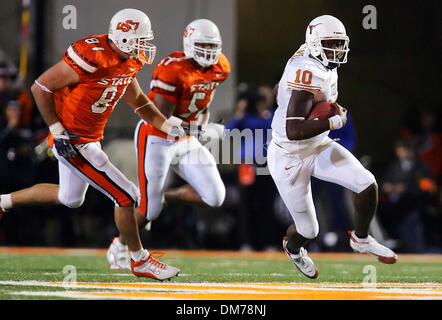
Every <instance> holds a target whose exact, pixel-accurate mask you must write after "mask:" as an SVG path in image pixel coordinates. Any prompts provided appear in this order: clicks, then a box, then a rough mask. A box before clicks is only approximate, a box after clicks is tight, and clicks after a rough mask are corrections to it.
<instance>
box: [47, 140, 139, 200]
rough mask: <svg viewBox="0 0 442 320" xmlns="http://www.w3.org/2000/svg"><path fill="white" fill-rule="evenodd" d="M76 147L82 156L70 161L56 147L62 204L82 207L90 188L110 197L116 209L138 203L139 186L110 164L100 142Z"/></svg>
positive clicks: (53, 149) (54, 150) (54, 151)
mask: <svg viewBox="0 0 442 320" xmlns="http://www.w3.org/2000/svg"><path fill="white" fill-rule="evenodd" d="M75 148H77V150H78V151H79V154H78V155H77V156H75V157H73V158H70V159H68V160H67V159H65V158H63V157H61V156H60V155H58V153H57V150H56V149H55V147H53V148H52V151H53V153H54V155H55V157H56V158H57V159H58V172H59V186H60V189H59V192H58V199H59V200H60V202H61V203H62V204H64V205H65V206H67V207H70V208H78V207H79V206H81V205H82V204H83V202H84V199H85V196H86V191H87V189H88V187H89V185H91V186H93V187H94V188H96V189H97V190H99V191H100V192H102V193H103V194H105V195H106V196H107V197H109V198H110V199H111V200H112V201H113V202H114V203H115V205H116V206H121V207H127V206H131V205H133V204H136V203H137V201H138V198H139V191H138V189H137V187H136V186H135V184H134V183H133V182H131V181H130V180H129V179H127V178H126V177H125V176H124V175H123V174H122V173H121V172H120V170H118V169H117V168H116V167H115V166H114V165H113V164H112V163H111V162H110V161H109V158H108V156H107V155H106V153H105V152H104V151H103V150H102V149H101V145H100V143H99V142H91V143H86V144H81V145H75Z"/></svg>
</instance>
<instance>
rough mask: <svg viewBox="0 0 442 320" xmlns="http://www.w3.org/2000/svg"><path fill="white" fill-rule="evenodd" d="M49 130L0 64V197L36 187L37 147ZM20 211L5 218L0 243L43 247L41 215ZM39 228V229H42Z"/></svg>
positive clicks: (28, 97)
mask: <svg viewBox="0 0 442 320" xmlns="http://www.w3.org/2000/svg"><path fill="white" fill-rule="evenodd" d="M47 132H48V130H47V127H46V125H45V124H44V122H43V120H42V119H41V117H40V115H39V112H38V110H37V108H34V106H33V101H32V98H31V95H30V93H29V92H28V91H27V90H25V89H23V87H22V86H21V84H20V81H18V80H17V70H16V68H15V67H14V65H13V64H11V63H8V62H4V61H2V62H0V193H4V192H7V191H9V190H11V189H22V188H25V187H27V186H29V185H31V184H32V183H34V181H35V179H36V177H37V176H38V174H46V173H47V172H41V170H40V169H41V168H40V167H37V166H36V157H35V152H34V147H35V146H36V145H37V144H38V143H40V142H41V141H44V140H45V138H46V136H47ZM25 211H26V210H25V209H21V210H17V211H16V212H15V214H14V215H9V216H8V217H4V219H3V221H2V226H1V228H0V242H2V243H6V244H9V245H11V244H15V245H17V244H27V245H31V244H35V245H38V244H42V228H41V227H42V224H41V221H40V215H39V214H38V212H36V213H35V214H33V215H29V214H27V216H28V217H26V218H25V216H26V212H25ZM39 226H40V227H39Z"/></svg>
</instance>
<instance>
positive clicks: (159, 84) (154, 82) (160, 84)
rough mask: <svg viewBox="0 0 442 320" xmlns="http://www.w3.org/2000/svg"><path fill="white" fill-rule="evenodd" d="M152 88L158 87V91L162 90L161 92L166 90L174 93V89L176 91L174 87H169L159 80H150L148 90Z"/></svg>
mask: <svg viewBox="0 0 442 320" xmlns="http://www.w3.org/2000/svg"><path fill="white" fill-rule="evenodd" d="M153 87H158V88H160V89H163V90H166V91H170V92H174V91H175V89H176V87H175V86H171V85H169V84H165V83H164V82H163V81H161V80H152V81H151V82H150V88H151V89H152V88H153Z"/></svg>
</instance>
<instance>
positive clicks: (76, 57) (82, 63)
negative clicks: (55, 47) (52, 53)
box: [67, 46, 97, 73]
mask: <svg viewBox="0 0 442 320" xmlns="http://www.w3.org/2000/svg"><path fill="white" fill-rule="evenodd" d="M67 55H68V57H69V58H71V59H72V60H73V61H74V62H75V64H76V65H78V66H79V67H81V68H82V69H84V70H86V71H87V72H90V73H94V72H95V71H97V68H95V67H93V66H91V65H90V64H88V63H87V62H86V61H84V60H83V59H81V58H80V56H79V55H78V54H77V53H76V52H75V51H74V49H73V48H72V46H70V47H69V48H68V50H67Z"/></svg>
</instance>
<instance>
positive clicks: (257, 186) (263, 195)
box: [226, 84, 285, 250]
mask: <svg viewBox="0 0 442 320" xmlns="http://www.w3.org/2000/svg"><path fill="white" fill-rule="evenodd" d="M243 86H244V84H243ZM275 105H276V104H275V97H274V95H273V91H272V88H271V87H269V86H260V87H258V88H256V89H255V88H253V87H246V89H245V90H243V91H242V92H240V94H239V97H238V101H237V103H236V112H235V114H234V116H233V118H232V119H231V120H230V121H229V122H228V123H227V124H226V129H228V130H234V129H238V130H239V132H242V133H244V132H246V130H247V129H249V130H250V131H249V132H251V135H252V141H250V140H247V139H241V143H240V146H237V150H234V151H233V152H237V153H239V155H240V159H241V164H239V165H238V182H239V186H240V198H241V199H240V208H239V221H238V236H239V241H240V246H241V247H240V249H242V250H251V249H254V250H274V249H276V248H278V249H279V245H280V242H281V237H282V234H283V232H284V230H285V229H284V227H283V226H280V225H279V223H278V220H277V219H276V217H275V215H274V210H273V202H274V199H275V195H276V187H275V184H274V183H273V180H272V178H271V177H270V175H269V174H268V172H267V170H266V167H267V161H266V157H267V141H268V140H269V139H270V137H268V135H267V133H268V132H267V130H270V129H271V123H272V119H273V112H274V109H275ZM234 132H235V131H231V136H232V135H234ZM234 147H235V146H234ZM279 229H281V230H279Z"/></svg>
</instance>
